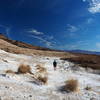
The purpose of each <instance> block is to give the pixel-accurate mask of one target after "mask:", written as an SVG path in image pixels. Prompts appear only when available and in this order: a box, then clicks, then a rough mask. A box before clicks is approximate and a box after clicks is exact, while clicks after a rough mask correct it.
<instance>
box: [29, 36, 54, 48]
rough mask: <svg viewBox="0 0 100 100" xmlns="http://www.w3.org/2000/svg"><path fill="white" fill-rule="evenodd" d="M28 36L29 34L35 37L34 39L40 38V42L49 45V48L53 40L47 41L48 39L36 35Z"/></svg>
mask: <svg viewBox="0 0 100 100" xmlns="http://www.w3.org/2000/svg"><path fill="white" fill-rule="evenodd" d="M29 36H30V37H33V38H35V39H38V40H40V42H43V43H45V45H46V46H47V47H49V48H51V47H53V45H54V43H53V42H50V41H48V40H46V39H44V38H42V37H39V36H36V35H29Z"/></svg>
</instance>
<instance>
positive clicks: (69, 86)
mask: <svg viewBox="0 0 100 100" xmlns="http://www.w3.org/2000/svg"><path fill="white" fill-rule="evenodd" d="M78 85H79V84H78V80H75V79H70V80H67V81H66V84H65V86H64V91H66V92H75V91H78Z"/></svg>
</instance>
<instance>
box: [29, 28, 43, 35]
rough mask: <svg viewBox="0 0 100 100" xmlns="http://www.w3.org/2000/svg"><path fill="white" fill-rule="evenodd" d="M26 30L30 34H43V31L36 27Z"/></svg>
mask: <svg viewBox="0 0 100 100" xmlns="http://www.w3.org/2000/svg"><path fill="white" fill-rule="evenodd" d="M28 32H29V33H32V34H35V35H43V34H44V33H43V32H39V31H37V30H36V29H31V30H29V31H28Z"/></svg>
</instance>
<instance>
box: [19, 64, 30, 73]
mask: <svg viewBox="0 0 100 100" xmlns="http://www.w3.org/2000/svg"><path fill="white" fill-rule="evenodd" d="M17 72H18V73H20V74H26V73H31V67H30V66H29V65H25V64H21V65H20V66H19V68H18V71H17Z"/></svg>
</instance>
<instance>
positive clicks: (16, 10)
mask: <svg viewBox="0 0 100 100" xmlns="http://www.w3.org/2000/svg"><path fill="white" fill-rule="evenodd" d="M0 33H4V34H5V35H7V36H8V37H9V38H11V39H15V40H20V41H23V42H26V43H30V44H33V45H38V46H43V47H48V48H53V49H60V50H72V49H82V50H91V51H100V0H0Z"/></svg>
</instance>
